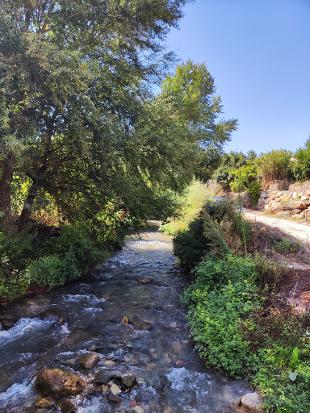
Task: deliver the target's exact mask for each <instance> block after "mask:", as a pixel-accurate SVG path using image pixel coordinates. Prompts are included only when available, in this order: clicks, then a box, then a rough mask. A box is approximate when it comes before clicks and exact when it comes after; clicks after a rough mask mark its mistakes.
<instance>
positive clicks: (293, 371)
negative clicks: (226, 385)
mask: <svg viewBox="0 0 310 413" xmlns="http://www.w3.org/2000/svg"><path fill="white" fill-rule="evenodd" d="M253 384H254V385H256V386H257V387H258V388H259V390H260V392H261V394H262V396H263V397H264V405H265V411H266V413H273V412H279V413H282V412H283V413H308V412H309V411H310V391H309V389H310V347H309V343H308V344H305V345H304V346H303V348H302V349H298V348H296V347H295V348H292V347H289V346H283V345H282V346H281V345H278V344H277V343H276V344H271V345H270V347H266V348H263V349H261V350H259V351H258V371H257V373H256V375H255V376H254V378H253Z"/></svg>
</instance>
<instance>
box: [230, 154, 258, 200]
mask: <svg viewBox="0 0 310 413" xmlns="http://www.w3.org/2000/svg"><path fill="white" fill-rule="evenodd" d="M231 174H232V180H231V182H230V189H231V190H232V191H234V192H248V193H249V195H250V200H251V205H252V206H255V205H257V202H258V199H259V196H260V193H261V190H262V188H261V184H260V182H259V180H258V168H257V164H256V162H248V163H247V164H246V165H243V166H241V167H240V168H238V169H233V170H232V171H231Z"/></svg>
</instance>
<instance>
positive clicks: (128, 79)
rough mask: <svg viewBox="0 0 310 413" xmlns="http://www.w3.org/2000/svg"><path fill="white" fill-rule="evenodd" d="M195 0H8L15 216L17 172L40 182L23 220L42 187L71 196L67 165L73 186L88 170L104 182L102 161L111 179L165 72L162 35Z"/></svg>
mask: <svg viewBox="0 0 310 413" xmlns="http://www.w3.org/2000/svg"><path fill="white" fill-rule="evenodd" d="M185 3H186V0H172V1H169V2H167V1H165V0H156V1H141V0H136V1H131V2H119V1H116V0H115V1H114V0H110V1H104V0H101V1H100V0H99V1H95V2H94V1H90V0H89V1H82V0H77V1H75V2H72V1H69V0H60V1H54V0H46V1H43V0H41V1H37V2H31V1H20V0H13V1H6V0H4V1H3V2H1V6H0V14H1V21H0V27H1V28H0V59H1V60H0V75H1V76H0V77H1V80H0V102H1V118H3V117H5V119H6V122H5V125H6V127H5V128H2V130H1V135H0V139H1V155H2V156H1V165H0V166H1V167H2V174H3V177H4V178H5V179H3V181H2V185H1V187H0V198H1V202H0V207H1V209H2V211H3V212H4V214H5V215H6V216H8V215H10V214H9V210H10V202H9V199H10V193H9V191H10V186H11V185H10V181H11V180H12V176H13V173H14V172H15V171H17V170H19V172H20V173H22V174H25V176H27V177H29V178H30V179H31V183H32V184H31V186H30V188H29V193H28V196H27V198H26V200H25V204H24V208H23V211H22V213H21V216H20V217H19V225H20V226H21V227H22V226H23V225H24V223H25V222H26V221H27V220H28V218H29V216H30V214H31V211H32V205H33V202H34V200H35V198H36V196H37V193H38V191H39V189H40V188H44V189H46V190H48V191H51V192H52V193H54V194H55V195H57V196H59V198H60V200H61V196H60V193H61V191H64V190H66V189H67V188H66V187H65V185H64V182H63V179H62V177H60V173H58V172H60V170H63V171H65V172H67V171H70V172H72V173H71V177H69V179H65V181H66V182H67V184H70V185H71V184H72V179H73V178H74V179H77V178H81V177H82V176H83V177H84V175H85V176H86V177H87V178H89V179H90V180H94V179H93V175H94V169H95V172H96V174H98V173H99V176H96V179H97V178H98V180H99V181H102V180H105V179H104V177H103V176H102V175H100V172H101V173H102V174H103V172H104V167H105V166H108V167H111V156H110V155H111V154H110V151H111V150H112V151H113V150H114V149H112V148H113V146H114V144H116V143H118V140H119V139H121V138H120V136H121V135H122V136H123V135H124V134H125V133H127V132H128V131H129V130H130V129H131V128H132V125H133V123H134V122H135V119H136V117H137V114H138V112H139V109H140V107H141V102H143V99H144V98H145V96H146V95H147V94H148V93H149V92H148V90H147V87H146V86H145V85H146V84H145V82H146V81H150V80H152V79H154V78H156V77H158V76H160V74H161V69H162V68H161V65H160V63H159V62H160V59H159V58H160V57H162V52H163V49H162V44H161V40H162V39H163V38H164V36H165V34H166V33H167V31H168V29H169V28H170V27H172V26H175V25H176V23H177V21H178V19H179V18H180V16H181V7H182V6H183V5H184V4H185ZM168 57H169V56H168ZM13 140H15V141H16V142H18V145H19V146H20V151H19V154H20V159H21V160H22V163H23V165H22V166H21V162H20V163H18V157H17V156H16V154H15V153H14V151H12V141H13ZM121 150H122V148H120V151H121ZM100 151H104V152H105V153H106V155H107V156H106V158H105V159H104V160H105V164H101V166H100V167H99V166H98V167H96V168H93V165H94V164H95V162H96V161H98V159H97V158H96V156H97V157H99V158H100V161H102V157H103V155H102V154H100V155H99V152H100ZM94 155H95V159H93V158H92V156H94ZM114 166H115V165H114ZM79 168H81V171H80V172H78V170H79ZM55 173H56V175H59V176H57V177H55ZM103 175H104V174H103ZM70 178H72V179H70ZM59 184H61V185H59ZM93 185H95V183H94V182H93ZM90 186H92V184H91V183H90V182H88V183H84V184H82V185H81V187H80V188H79V192H81V193H83V191H84V196H88V192H87V190H89V187H90ZM97 189H98V186H97ZM85 191H86V192H85Z"/></svg>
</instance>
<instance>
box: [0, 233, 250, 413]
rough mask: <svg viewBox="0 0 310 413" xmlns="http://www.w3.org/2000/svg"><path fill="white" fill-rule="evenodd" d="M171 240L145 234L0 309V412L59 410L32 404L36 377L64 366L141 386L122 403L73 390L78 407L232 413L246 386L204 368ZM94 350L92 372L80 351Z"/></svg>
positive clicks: (82, 411) (87, 410) (89, 411)
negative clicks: (129, 377)
mask: <svg viewBox="0 0 310 413" xmlns="http://www.w3.org/2000/svg"><path fill="white" fill-rule="evenodd" d="M185 286H186V281H185V280H184V276H182V274H181V273H180V271H179V270H178V268H177V267H176V266H175V258H174V256H173V254H172V242H171V239H170V237H168V236H166V235H164V234H161V233H160V232H158V231H151V230H149V231H146V232H143V233H141V234H140V235H139V236H135V237H131V238H130V239H129V240H128V241H127V243H126V246H125V247H124V248H123V249H122V250H121V251H119V252H117V253H116V254H115V255H113V256H112V257H111V258H110V259H109V260H108V261H107V262H106V263H105V264H103V265H102V266H100V267H97V268H96V269H95V270H93V271H90V272H89V274H88V275H87V276H86V277H84V278H82V279H80V280H78V281H76V282H74V283H70V284H67V285H65V286H63V287H61V288H57V289H54V290H52V291H50V292H48V293H43V294H40V295H36V296H32V297H25V298H22V299H20V300H18V302H15V303H13V304H11V305H9V306H7V307H6V308H5V309H1V310H0V319H2V320H4V319H6V320H12V326H10V328H8V329H2V330H1V331H0V363H1V375H0V412H1V413H2V412H3V413H4V412H5V413H15V412H18V413H20V412H30V413H32V412H57V411H59V412H60V410H59V408H57V407H55V408H49V409H47V408H45V409H42V408H41V409H40V408H38V407H35V401H36V399H37V398H38V394H37V393H36V391H35V389H34V384H33V383H34V378H35V377H36V374H37V373H38V371H39V370H40V369H42V368H44V367H67V368H69V369H73V370H75V371H80V372H81V374H82V375H83V376H85V377H87V378H88V379H89V380H91V379H92V378H93V377H94V376H96V374H98V373H100V371H101V372H102V371H106V370H111V369H120V370H122V371H124V370H126V371H130V372H131V373H134V374H135V376H136V378H137V384H136V385H135V386H134V387H132V388H131V389H130V391H127V392H124V394H122V395H121V401H120V402H118V403H115V402H111V401H108V400H107V397H106V395H105V394H104V393H102V392H100V391H98V389H97V388H96V389H93V391H92V392H90V393H88V394H85V395H83V396H81V395H80V396H77V397H76V402H77V405H78V408H77V412H78V413H103V412H107V413H108V412H111V413H112V412H137V413H143V412H144V413H151V412H154V413H155V412H158V413H182V412H190V413H229V412H233V411H234V410H233V409H232V407H231V403H232V401H234V400H236V399H238V398H240V396H241V395H243V394H244V393H246V391H247V390H248V388H247V386H246V384H245V383H244V382H242V381H236V380H231V379H228V378H226V377H224V376H222V375H220V374H218V373H216V372H214V371H212V370H209V369H207V368H205V367H204V364H203V362H202V361H201V360H200V359H199V357H198V355H197V354H196V352H195V350H194V348H193V344H192V343H191V341H190V338H189V331H188V327H187V324H186V311H185V308H184V306H183V304H182V303H181V302H180V295H181V293H182V291H183V289H184V287H185ZM88 352H96V353H97V354H98V355H99V361H98V362H97V364H96V365H95V366H94V367H92V368H90V369H85V368H84V369H83V368H81V367H80V365H79V364H78V360H79V357H81V355H83V354H88Z"/></svg>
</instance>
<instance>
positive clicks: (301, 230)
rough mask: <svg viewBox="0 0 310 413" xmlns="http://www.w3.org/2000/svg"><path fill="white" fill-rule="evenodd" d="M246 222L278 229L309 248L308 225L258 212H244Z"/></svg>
mask: <svg viewBox="0 0 310 413" xmlns="http://www.w3.org/2000/svg"><path fill="white" fill-rule="evenodd" d="M243 216H244V218H245V219H246V220H249V221H252V222H254V221H256V222H260V223H262V224H265V225H267V226H269V227H274V228H277V229H280V230H281V231H283V232H284V233H286V234H288V235H290V236H292V237H294V238H296V239H298V240H299V241H302V243H303V244H305V246H307V247H309V246H310V225H307V224H302V223H299V222H294V221H289V220H287V219H284V218H278V217H270V216H267V215H264V214H263V213H261V212H258V211H251V210H244V213H243Z"/></svg>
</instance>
